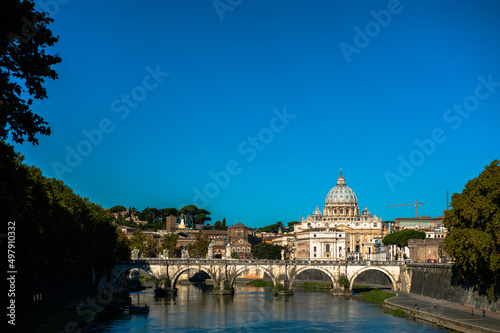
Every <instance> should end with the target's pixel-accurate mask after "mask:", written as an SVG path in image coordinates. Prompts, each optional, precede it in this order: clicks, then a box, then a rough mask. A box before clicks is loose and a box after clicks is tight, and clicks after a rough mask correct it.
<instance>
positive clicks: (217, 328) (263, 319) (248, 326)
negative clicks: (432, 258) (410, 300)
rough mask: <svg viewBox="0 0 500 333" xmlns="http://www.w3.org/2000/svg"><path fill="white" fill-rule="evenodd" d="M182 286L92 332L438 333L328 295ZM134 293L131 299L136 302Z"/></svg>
mask: <svg viewBox="0 0 500 333" xmlns="http://www.w3.org/2000/svg"><path fill="white" fill-rule="evenodd" d="M178 288H179V291H178V294H177V296H168V297H165V298H155V297H154V294H153V292H148V291H146V292H142V293H140V295H139V297H140V301H141V302H142V303H148V304H149V306H150V312H149V314H147V315H129V314H127V313H124V314H123V315H122V316H121V317H119V318H117V319H116V320H113V321H110V322H108V323H103V324H98V325H96V326H95V327H94V328H93V330H92V332H124V331H126V332H141V331H144V332H176V331H178V332H202V331H203V332H207V331H208V332H267V331H278V332H280V331H281V332H302V333H303V332H304V331H307V332H309V331H321V332H323V331H332V330H335V331H336V332H363V333H367V332H381V331H382V332H398V333H399V332H440V331H439V330H437V329H433V328H431V327H429V326H426V325H423V324H417V323H414V322H412V321H410V320H407V319H404V318H399V317H393V316H391V315H388V314H385V313H384V312H383V311H382V310H380V309H379V308H378V307H377V306H375V305H372V304H367V303H363V302H360V301H357V300H353V299H349V298H342V297H335V296H331V295H330V294H329V293H323V292H310V291H301V290H297V289H296V290H295V294H294V295H293V296H291V297H277V296H273V295H272V293H271V288H269V287H266V288H261V287H250V286H243V285H236V286H235V289H236V290H235V295H213V293H212V287H209V286H208V287H207V286H202V285H198V286H194V285H189V286H178ZM136 294H137V293H134V294H133V295H131V296H132V299H133V300H134V301H135V300H136V297H137V296H136Z"/></svg>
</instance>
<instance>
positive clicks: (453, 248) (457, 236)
mask: <svg viewBox="0 0 500 333" xmlns="http://www.w3.org/2000/svg"><path fill="white" fill-rule="evenodd" d="M451 206H452V207H453V208H452V209H450V210H448V211H446V212H445V218H444V220H443V224H444V225H445V227H446V228H448V234H447V236H446V238H445V240H444V243H445V251H446V252H447V253H448V255H450V256H451V257H453V258H455V261H456V263H457V265H458V267H459V269H460V274H461V276H462V278H464V279H466V280H467V281H469V282H472V283H474V284H476V285H477V286H478V287H480V288H484V289H485V290H486V292H487V294H488V297H489V298H490V299H491V298H493V297H494V295H495V294H497V295H498V292H499V289H500V167H499V161H498V160H494V161H493V162H492V163H491V164H490V165H488V166H486V167H485V170H484V171H483V172H481V173H480V174H479V176H478V177H476V178H474V179H471V180H469V181H468V182H467V184H466V185H465V188H464V189H463V191H462V193H454V194H453V196H452V197H451Z"/></svg>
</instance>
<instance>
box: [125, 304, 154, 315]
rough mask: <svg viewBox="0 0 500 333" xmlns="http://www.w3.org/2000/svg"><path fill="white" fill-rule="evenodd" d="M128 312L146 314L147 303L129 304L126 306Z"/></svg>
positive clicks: (147, 311) (147, 310) (147, 309)
mask: <svg viewBox="0 0 500 333" xmlns="http://www.w3.org/2000/svg"><path fill="white" fill-rule="evenodd" d="M128 312H129V313H130V314H147V313H149V305H147V304H131V305H130V306H129V308H128Z"/></svg>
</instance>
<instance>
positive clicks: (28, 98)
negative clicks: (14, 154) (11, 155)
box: [0, 0, 61, 145]
mask: <svg viewBox="0 0 500 333" xmlns="http://www.w3.org/2000/svg"><path fill="white" fill-rule="evenodd" d="M52 21H53V20H52V19H51V18H49V17H48V16H47V14H45V13H40V12H37V11H35V3H34V1H33V0H2V2H1V5H0V140H6V139H7V136H8V134H9V132H10V133H11V134H12V139H13V140H14V141H15V142H17V143H23V142H24V141H25V140H26V139H27V140H28V142H31V143H32V144H33V145H36V144H38V139H37V138H36V137H35V136H36V134H38V133H40V134H44V135H49V134H50V127H48V126H47V125H48V124H47V122H46V121H45V120H44V119H43V118H42V117H41V116H39V115H37V114H34V113H33V112H32V111H31V106H32V103H33V98H34V99H44V98H46V97H47V91H46V90H45V87H44V86H43V83H44V82H45V80H46V79H47V78H49V79H57V73H56V72H55V70H54V69H53V66H54V65H56V64H58V63H59V62H61V58H60V57H59V55H50V54H47V53H46V49H47V48H48V47H50V46H53V45H54V44H55V43H56V42H57V40H58V37H55V36H53V35H52V32H51V31H50V30H49V28H48V25H49V24H50V23H51V22H52Z"/></svg>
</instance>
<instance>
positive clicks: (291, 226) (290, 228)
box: [287, 221, 300, 231]
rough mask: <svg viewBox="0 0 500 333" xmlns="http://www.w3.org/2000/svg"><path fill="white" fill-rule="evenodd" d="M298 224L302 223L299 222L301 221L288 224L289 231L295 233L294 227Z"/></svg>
mask: <svg viewBox="0 0 500 333" xmlns="http://www.w3.org/2000/svg"><path fill="white" fill-rule="evenodd" d="M297 223H300V222H299V221H291V222H288V223H287V226H288V230H289V231H293V227H294V226H295V225H296V224H297Z"/></svg>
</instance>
